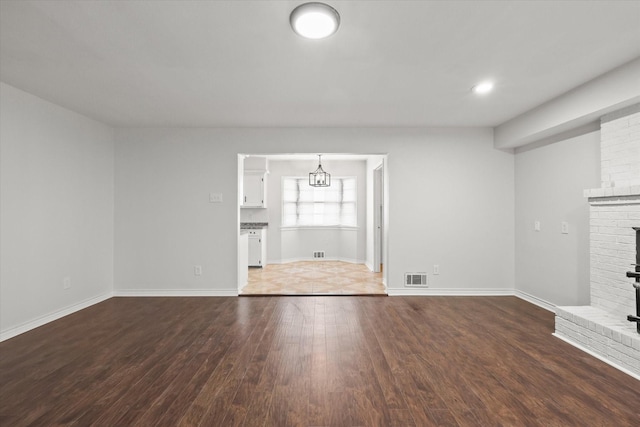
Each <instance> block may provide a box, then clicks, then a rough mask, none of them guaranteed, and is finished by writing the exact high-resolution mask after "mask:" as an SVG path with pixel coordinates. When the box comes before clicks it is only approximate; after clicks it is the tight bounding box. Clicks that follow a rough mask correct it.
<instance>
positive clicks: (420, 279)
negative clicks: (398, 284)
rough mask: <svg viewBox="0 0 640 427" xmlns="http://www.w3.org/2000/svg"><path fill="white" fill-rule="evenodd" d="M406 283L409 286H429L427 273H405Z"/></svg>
mask: <svg viewBox="0 0 640 427" xmlns="http://www.w3.org/2000/svg"><path fill="white" fill-rule="evenodd" d="M404 285H405V286H409V287H422V288H426V287H428V285H427V273H405V274H404Z"/></svg>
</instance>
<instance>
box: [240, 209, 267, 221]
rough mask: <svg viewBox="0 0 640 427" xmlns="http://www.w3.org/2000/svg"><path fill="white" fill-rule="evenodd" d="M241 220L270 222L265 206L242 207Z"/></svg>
mask: <svg viewBox="0 0 640 427" xmlns="http://www.w3.org/2000/svg"><path fill="white" fill-rule="evenodd" d="M240 222H269V215H268V211H267V209H264V208H255V209H252V208H243V209H240Z"/></svg>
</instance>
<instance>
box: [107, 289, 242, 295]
mask: <svg viewBox="0 0 640 427" xmlns="http://www.w3.org/2000/svg"><path fill="white" fill-rule="evenodd" d="M113 296H114V297H237V296H238V289H116V290H115V291H113Z"/></svg>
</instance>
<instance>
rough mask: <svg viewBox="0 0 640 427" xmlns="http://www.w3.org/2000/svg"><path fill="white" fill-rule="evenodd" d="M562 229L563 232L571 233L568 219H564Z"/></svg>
mask: <svg viewBox="0 0 640 427" xmlns="http://www.w3.org/2000/svg"><path fill="white" fill-rule="evenodd" d="M561 231H562V234H569V223H568V222H567V221H562V226H561Z"/></svg>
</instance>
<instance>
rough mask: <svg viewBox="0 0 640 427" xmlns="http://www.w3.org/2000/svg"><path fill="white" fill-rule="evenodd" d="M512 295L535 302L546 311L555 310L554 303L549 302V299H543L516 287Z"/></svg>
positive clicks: (553, 311)
mask: <svg viewBox="0 0 640 427" xmlns="http://www.w3.org/2000/svg"><path fill="white" fill-rule="evenodd" d="M514 295H515V296H517V297H518V298H520V299H523V300H525V301H527V302H530V303H531V304H535V305H537V306H538V307H540V308H544V309H545V310H547V311H550V312H552V313H555V312H556V305H555V304H552V303H550V302H549V301H546V300H543V299H542V298H538V297H536V296H533V295H531V294H528V293H526V292H523V291H520V290H518V289H516V290H515V294H514Z"/></svg>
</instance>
